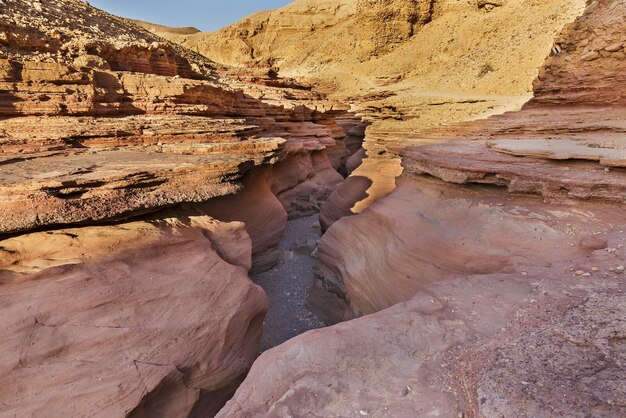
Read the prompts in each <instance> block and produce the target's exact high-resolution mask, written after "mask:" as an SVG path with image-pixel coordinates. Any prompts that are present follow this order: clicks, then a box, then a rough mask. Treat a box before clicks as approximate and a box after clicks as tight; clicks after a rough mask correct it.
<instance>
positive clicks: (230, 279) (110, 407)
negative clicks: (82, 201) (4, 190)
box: [0, 214, 267, 417]
mask: <svg viewBox="0 0 626 418" xmlns="http://www.w3.org/2000/svg"><path fill="white" fill-rule="evenodd" d="M175 215H178V217H177V218H164V219H160V220H146V221H135V222H131V223H124V224H118V225H111V226H93V227H82V228H68V229H62V230H57V231H49V232H37V233H31V234H25V235H20V236H17V237H13V238H8V239H4V240H2V241H0V263H1V269H2V270H0V284H1V286H0V299H1V300H2V312H3V318H5V330H6V331H7V332H6V333H5V334H4V338H3V342H2V344H1V345H0V350H1V351H2V356H1V357H2V361H1V365H0V369H1V371H0V381H2V382H3V386H4V387H5V390H4V391H3V393H2V395H1V396H0V397H1V398H2V399H1V404H2V414H6V415H7V416H12V415H17V416H41V417H43V416H59V417H60V416H68V415H71V416H82V415H89V416H102V417H110V416H126V415H127V416H153V414H154V413H156V412H157V411H159V413H165V414H167V415H168V416H188V415H191V414H192V412H193V410H194V406H195V405H196V404H200V405H202V406H203V408H207V409H208V410H209V411H211V410H213V411H215V410H217V409H219V408H220V406H221V405H222V403H223V402H224V401H225V400H226V399H227V398H225V396H228V394H229V393H230V392H231V391H232V390H234V387H235V385H236V383H237V382H238V380H240V379H241V378H242V377H243V376H244V375H245V373H246V371H247V368H248V367H249V366H250V365H251V364H252V361H253V360H254V358H255V355H256V349H257V346H258V342H259V339H260V335H261V326H262V322H263V315H264V313H265V311H266V309H267V301H266V298H265V294H264V292H263V290H262V289H260V288H259V287H258V286H256V285H254V284H253V283H252V282H251V281H250V280H249V278H248V276H247V274H246V273H247V270H248V268H249V267H250V245H251V244H250V238H249V237H248V235H247V233H246V232H245V229H244V225H243V224H241V223H238V224H223V223H220V222H217V221H215V220H214V219H212V218H210V217H208V216H206V215H202V214H196V215H191V216H184V215H183V214H175ZM226 260H227V261H226Z"/></svg>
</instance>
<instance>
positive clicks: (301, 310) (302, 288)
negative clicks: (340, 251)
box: [251, 215, 326, 352]
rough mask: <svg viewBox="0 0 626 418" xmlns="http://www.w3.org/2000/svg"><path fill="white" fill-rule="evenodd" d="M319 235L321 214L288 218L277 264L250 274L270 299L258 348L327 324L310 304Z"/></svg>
mask: <svg viewBox="0 0 626 418" xmlns="http://www.w3.org/2000/svg"><path fill="white" fill-rule="evenodd" d="M320 236H321V231H320V226H319V220H318V215H311V216H307V217H303V218H298V219H293V220H290V221H288V222H287V225H286V227H285V233H284V236H283V238H282V239H281V241H280V243H279V244H278V250H279V251H280V253H279V256H278V262H277V265H276V266H274V267H273V268H271V269H270V270H268V271H266V272H263V273H257V274H253V275H251V279H252V281H253V282H254V283H256V284H258V285H260V286H261V287H262V288H263V290H265V293H266V294H267V296H268V299H269V309H268V311H267V315H266V316H265V322H264V326H263V334H262V336H261V345H260V348H259V352H264V351H266V350H268V349H270V348H273V347H275V346H277V345H280V344H282V343H284V342H285V341H287V340H289V339H291V338H293V337H296V336H298V335H300V334H302V333H304V332H306V331H310V330H312V329H317V328H323V327H325V326H326V324H324V322H322V321H321V320H320V319H319V318H318V317H317V316H316V315H315V314H314V313H313V312H311V311H310V310H309V309H308V308H307V299H308V297H309V294H310V291H311V288H312V287H313V280H314V276H315V260H314V258H313V257H312V254H313V252H314V251H315V248H316V247H317V242H318V240H319V239H320Z"/></svg>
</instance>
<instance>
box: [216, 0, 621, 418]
mask: <svg viewBox="0 0 626 418" xmlns="http://www.w3.org/2000/svg"><path fill="white" fill-rule="evenodd" d="M509 3H511V2H506V4H505V5H496V4H492V5H491V6H490V7H487V5H486V3H484V4H483V6H482V8H483V9H485V10H484V12H488V13H490V14H493V13H500V11H501V10H504V7H507V5H508V4H509ZM587 6H588V7H587V10H586V11H585V12H584V14H583V15H582V16H581V17H580V18H579V19H578V20H577V21H576V22H575V23H574V24H572V25H571V26H569V27H568V28H566V30H565V31H564V33H563V34H562V35H561V38H560V39H559V48H557V49H556V50H555V52H554V53H555V54H557V55H555V56H553V57H551V58H549V59H548V61H547V63H546V65H545V67H544V69H542V70H541V71H540V74H541V75H540V78H539V80H538V81H537V82H536V83H535V98H534V99H533V100H532V101H531V102H530V103H529V104H527V105H526V106H524V108H523V109H522V110H521V111H518V112H510V113H506V114H504V115H501V116H496V117H492V118H490V119H487V120H483V121H476V122H468V123H464V124H461V125H451V126H449V127H444V128H438V129H435V130H429V131H427V132H421V133H420V132H415V131H412V129H411V127H410V124H409V126H408V127H407V129H406V131H405V132H407V133H409V135H406V136H404V137H402V136H400V135H398V132H399V131H398V130H393V131H390V132H387V133H385V132H383V129H382V125H380V126H379V127H378V128H379V129H377V130H376V134H377V139H380V141H377V143H376V144H375V147H372V148H370V146H371V142H370V143H368V139H367V138H366V144H365V145H366V149H367V151H368V153H369V152H370V151H372V150H376V154H377V155H378V157H377V158H378V159H387V160H388V161H395V163H396V164H398V165H400V164H401V167H402V169H403V172H402V176H401V177H399V178H398V179H397V180H396V181H395V182H394V183H395V189H394V188H393V187H391V188H390V189H389V191H388V192H387V194H388V195H387V196H386V197H383V198H380V199H378V200H376V201H373V202H372V203H371V204H370V205H369V206H368V207H367V208H365V209H363V210H362V211H360V214H358V215H355V216H349V217H343V218H341V219H339V220H337V218H335V219H334V220H333V222H334V223H332V222H329V224H330V225H329V228H328V231H327V232H326V234H325V235H324V236H323V237H322V239H321V241H320V243H319V246H318V253H317V256H318V259H319V262H320V266H319V267H320V272H319V276H320V277H319V280H318V282H317V287H316V289H315V290H316V291H315V293H314V298H313V301H312V304H313V305H315V306H316V307H317V309H321V311H322V312H321V313H322V316H323V317H324V318H325V319H326V320H328V321H329V322H337V321H342V320H346V319H351V318H355V317H359V316H361V315H365V316H363V317H361V318H358V319H355V320H351V321H347V322H342V323H340V324H338V325H336V326H333V327H330V328H326V329H323V330H316V331H312V332H309V333H307V334H304V335H302V336H299V337H297V338H295V339H293V340H291V341H289V342H287V343H285V344H283V345H282V346H279V347H277V348H275V349H273V350H269V351H268V352H266V353H264V354H263V355H262V356H261V357H260V358H259V360H258V361H257V362H256V363H255V365H254V366H253V368H252V370H251V373H250V374H249V375H248V377H247V379H246V381H244V383H243V385H242V386H241V388H240V389H239V390H238V392H237V393H236V395H235V397H234V398H233V400H231V401H230V402H229V403H228V404H227V405H226V407H225V408H224V409H223V410H222V411H221V413H220V416H223V417H227V416H228V417H231V416H232V417H235V416H237V417H240V416H243V417H246V416H250V417H252V416H267V417H278V416H286V415H291V416H374V417H413V416H416V415H417V416H431V415H432V416H469V417H480V416H487V417H492V416H494V417H499V416H507V417H508V416H513V417H517V416H519V417H522V416H537V417H553V416H562V417H569V416H580V417H584V416H600V417H612V416H621V415H623V414H624V413H626V410H625V409H624V408H625V407H624V405H626V403H625V402H624V393H626V391H625V389H626V387H625V382H624V380H623V378H622V375H623V361H624V358H623V348H624V344H623V341H624V332H625V330H624V326H623V322H624V321H623V316H624V312H623V305H624V302H625V301H624V291H625V290H626V288H625V285H624V277H623V276H624V264H625V263H626V261H625V260H626V249H625V248H624V247H625V245H626V235H624V231H625V230H626V215H625V213H626V212H625V211H624V209H625V207H624V201H625V200H624V194H623V193H624V186H625V185H626V172H625V171H624V167H623V162H622V161H621V160H622V158H621V157H622V151H623V144H622V137H623V134H624V132H623V125H624V117H625V115H626V108H624V106H623V103H622V96H623V82H622V81H621V75H622V73H623V70H622V61H619V60H616V59H615V57H614V56H612V55H610V54H612V53H613V52H611V51H608V50H606V49H605V48H606V47H605V46H603V47H602V48H603V49H602V51H604V52H602V53H600V52H599V51H600V49H598V48H600V45H602V44H603V42H604V41H606V42H607V44H608V43H611V44H613V43H615V38H619V35H617V33H620V32H621V33H623V31H624V25H623V23H624V22H623V19H622V20H621V21H620V22H619V23H617V22H616V19H619V17H616V16H620V15H623V13H622V12H623V7H624V2H623V1H610V0H604V1H602V0H601V1H594V2H589V3H588V5H587ZM487 9H488V10H487ZM585 48H592V49H594V50H596V52H597V55H598V56H595V55H590V54H589V53H588V52H584V53H583V50H585ZM609 49H610V50H615V51H619V49H617V46H612V47H611V48H609ZM589 62H590V63H591V64H590V65H589V66H588V65H586V64H585V63H589ZM596 79H597V80H598V82H597V83H596V81H595V80H596ZM569 87H571V88H569ZM381 114H382V115H386V114H388V115H390V116H392V115H393V114H394V111H393V109H387V110H386V111H385V112H384V113H383V112H381ZM396 126H397V127H398V128H400V127H402V123H401V122H398V123H397V125H396ZM372 128H374V129H376V128H377V127H376V123H374V125H373V126H372ZM373 154H374V153H372V154H370V155H373ZM398 155H399V156H398ZM373 167H375V166H373ZM356 173H358V170H357V171H355V172H353V177H350V178H349V179H348V180H347V182H348V181H354V180H351V179H353V178H354V176H355V174H356ZM361 187H362V188H367V187H371V185H367V184H365V185H362V186H361ZM336 195H337V196H339V197H340V198H341V199H344V200H347V199H346V196H347V193H342V189H341V188H340V189H338V191H337V192H336ZM356 195H358V194H356ZM329 204H334V203H333V201H331V202H330V203H329ZM353 204H354V203H353ZM323 213H324V209H323V210H322V214H323ZM328 213H330V214H333V213H338V211H337V209H336V207H332V208H331V210H329V211H328ZM331 220H332V218H331ZM268 381H271V382H274V384H273V385H267V384H266V385H260V384H259V382H268ZM259 388H261V389H259Z"/></svg>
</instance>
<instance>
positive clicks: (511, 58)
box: [168, 0, 584, 106]
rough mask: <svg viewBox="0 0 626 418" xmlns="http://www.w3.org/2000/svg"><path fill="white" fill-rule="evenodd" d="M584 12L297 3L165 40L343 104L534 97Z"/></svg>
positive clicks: (382, 2) (511, 4)
mask: <svg viewBox="0 0 626 418" xmlns="http://www.w3.org/2000/svg"><path fill="white" fill-rule="evenodd" d="M583 7H584V0H580V1H561V0H550V1H546V2H537V1H534V0H510V1H506V2H504V1H474V0H465V1H452V0H394V1H388V0H371V1H370V0H367V1H366V0H362V1H345V0H333V1H328V0H326V1H321V2H319V1H318V2H313V1H309V0H298V1H295V2H294V3H292V4H290V5H288V6H285V7H283V8H280V9H277V10H274V11H270V12H263V13H259V14H255V15H252V16H250V17H248V18H246V19H243V20H242V21H240V22H237V23H235V24H233V25H231V26H228V27H226V28H224V29H222V30H220V31H217V32H214V33H200V34H193V35H189V36H187V35H184V36H171V37H170V36H168V37H169V38H170V39H172V40H174V41H175V42H178V43H180V44H182V45H184V46H186V47H189V48H190V49H192V50H195V51H197V52H200V53H201V54H203V55H205V56H207V57H209V58H211V59H213V60H215V61H217V62H220V63H224V64H228V65H235V66H245V67H251V66H252V67H258V66H261V67H265V66H273V67H275V68H278V69H279V71H280V73H281V74H284V75H288V76H292V77H299V78H303V79H307V80H312V81H314V82H315V84H316V85H317V86H318V88H321V89H324V90H326V91H328V92H329V93H331V94H332V95H334V96H335V97H337V98H343V99H345V98H348V97H350V98H363V97H367V96H368V95H373V94H380V93H381V92H386V93H387V94H389V92H392V93H394V95H396V96H399V97H396V100H393V104H395V105H396V106H398V105H399V104H402V103H403V101H405V102H406V101H407V100H408V97H407V96H406V94H407V93H406V90H407V87H410V88H419V89H422V90H424V91H428V92H433V91H437V92H441V91H453V92H456V93H459V92H461V91H464V92H474V93H478V94H502V95H513V94H525V93H528V92H529V91H530V89H531V86H530V84H531V82H532V80H533V78H534V77H535V76H536V71H537V68H538V67H539V66H540V65H541V63H542V61H543V60H544V58H545V56H546V55H547V54H548V52H549V50H550V47H551V45H552V42H553V40H554V37H555V35H556V34H557V33H558V32H559V31H560V30H561V29H562V27H563V25H565V24H566V23H569V22H571V21H572V20H573V19H574V17H576V16H577V15H579V14H580V13H581V12H582V9H583ZM505 80H506V81H505ZM403 96H404V97H403ZM439 97H442V96H439ZM403 99H404V100H403ZM422 99H423V98H422ZM410 100H411V101H413V103H414V104H415V102H416V101H418V100H419V98H418V97H411V99H410Z"/></svg>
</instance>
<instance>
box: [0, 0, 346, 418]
mask: <svg viewBox="0 0 626 418" xmlns="http://www.w3.org/2000/svg"><path fill="white" fill-rule="evenodd" d="M0 7H1V8H0V14H1V15H2V16H1V22H2V23H0V294H1V295H0V299H2V301H3V302H2V304H1V307H0V310H1V311H2V316H3V317H6V318H8V322H7V323H6V324H5V325H6V327H5V330H6V333H5V335H4V337H5V338H3V342H2V343H0V352H2V353H3V354H2V356H0V357H2V361H0V381H2V382H3V383H4V385H5V386H6V387H7V388H9V387H10V389H7V390H6V391H4V393H3V395H2V396H0V398H1V399H0V415H11V416H13V415H16V416H22V415H24V416H83V415H85V416H87V415H88V416H107V417H110V416H134V417H141V416H155V414H156V415H158V414H163V415H166V416H168V417H184V416H213V415H214V414H215V413H217V411H218V410H219V408H221V406H222V405H223V404H224V402H225V401H226V400H227V399H228V398H229V397H230V396H231V395H232V393H233V392H234V390H235V388H236V387H237V385H238V384H239V382H240V381H241V380H242V378H243V376H244V375H245V373H246V372H247V371H248V369H249V367H250V366H251V364H252V362H253V360H254V358H255V356H256V353H257V349H258V344H259V338H260V333H261V329H262V322H263V316H264V314H265V311H266V309H267V299H266V296H265V294H264V292H263V291H262V289H261V288H259V287H258V286H256V285H254V284H253V283H252V282H251V281H250V280H249V278H248V272H249V271H250V270H251V269H254V270H262V269H266V268H268V267H269V266H271V265H272V263H274V262H275V260H276V256H277V254H276V251H275V247H276V244H277V243H278V242H279V240H280V238H281V235H282V229H283V228H284V225H285V222H286V221H287V218H288V216H291V217H295V216H299V215H301V214H305V213H310V212H312V211H315V210H318V209H319V206H320V205H321V202H322V201H323V200H324V199H325V198H326V196H328V195H329V194H330V193H331V192H332V191H333V190H334V188H335V187H336V185H337V184H338V183H340V182H341V180H342V179H343V178H342V176H341V175H340V174H339V172H338V171H336V170H341V171H344V172H345V168H344V167H345V164H346V160H347V158H348V155H349V152H348V148H347V147H346V145H344V144H343V140H344V138H347V137H348V136H347V134H346V130H345V129H348V130H349V129H350V128H351V127H352V126H353V125H354V124H356V122H354V121H353V118H352V117H351V116H350V115H349V114H348V113H347V112H346V109H347V108H346V107H341V106H338V105H336V104H333V103H331V102H328V101H326V100H324V99H323V98H322V97H321V96H320V95H319V94H315V93H312V92H311V91H310V90H309V89H307V88H306V87H302V86H299V85H296V84H294V83H293V82H292V81H289V80H284V79H281V78H278V77H275V76H273V77H270V76H269V75H265V76H262V77H245V76H243V75H241V74H237V73H228V72H227V71H226V70H224V69H222V68H220V67H218V66H216V65H215V64H213V63H212V62H210V61H209V60H207V59H206V58H203V57H201V56H199V55H197V54H194V53H192V52H190V51H187V50H185V49H184V48H181V47H179V46H176V45H175V44H172V43H169V42H167V41H166V40H164V39H162V38H160V37H158V36H155V35H153V34H151V33H149V32H147V31H145V30H143V29H141V28H139V27H137V26H134V25H133V24H131V23H129V22H128V21H126V20H123V19H120V18H116V17H113V16H110V15H108V14H106V13H104V12H101V11H99V10H96V9H94V8H92V7H90V6H89V5H88V4H86V3H85V2H82V1H78V0H63V1H60V0H50V1H46V2H44V3H43V4H42V3H41V2H39V1H34V2H21V1H19V2H18V1H8V2H3V3H2V4H1V5H0ZM344 128H345V129H344ZM353 142H354V141H353ZM348 143H350V141H348ZM244 222H245V223H244Z"/></svg>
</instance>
